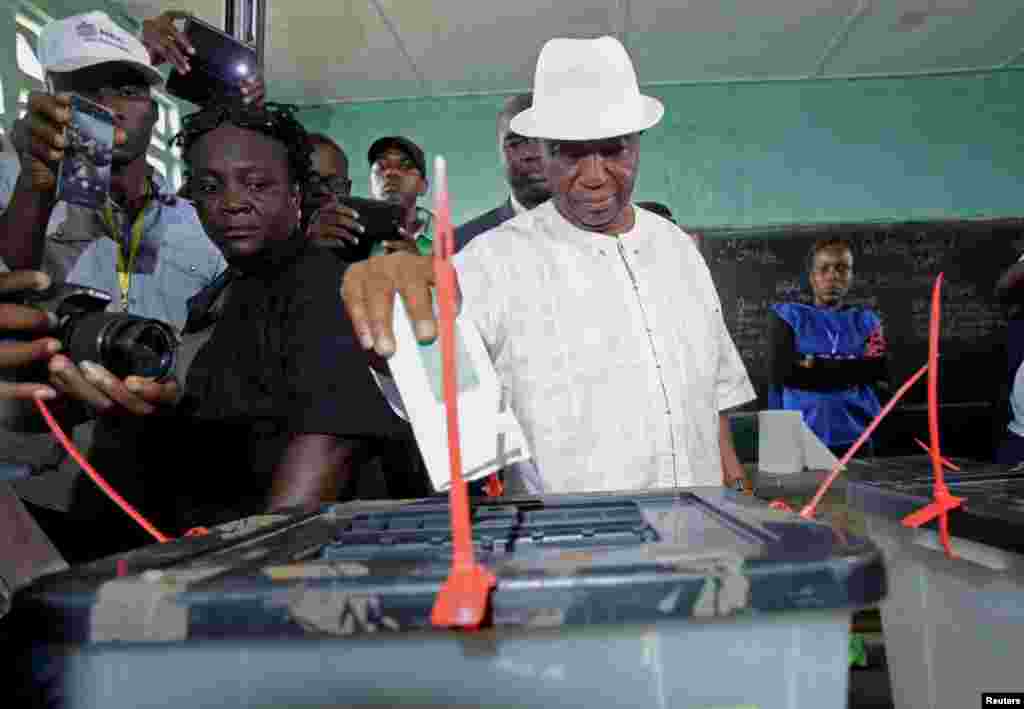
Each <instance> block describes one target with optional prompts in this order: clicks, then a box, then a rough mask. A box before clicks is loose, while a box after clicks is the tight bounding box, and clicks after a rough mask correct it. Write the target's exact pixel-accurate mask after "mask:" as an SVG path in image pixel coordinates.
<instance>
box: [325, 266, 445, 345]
mask: <svg viewBox="0 0 1024 709" xmlns="http://www.w3.org/2000/svg"><path fill="white" fill-rule="evenodd" d="M447 267H448V268H451V264H448V266H447ZM433 285H434V265H433V259H432V257H430V256H419V255H413V254H407V253H398V254H390V255H387V256H374V257H372V258H369V259H367V260H366V261H362V262H360V263H355V264H352V265H351V266H349V267H348V269H346V271H345V275H344V277H343V279H342V282H341V298H342V301H344V303H345V309H346V311H348V316H349V318H351V320H352V325H353V327H354V328H355V331H356V335H357V336H358V337H359V342H360V343H361V344H362V346H363V348H364V349H367V350H371V349H372V350H374V351H375V352H376V353H377V354H379V355H380V356H382V357H390V356H391V355H393V354H394V353H395V333H394V330H392V328H391V324H392V319H393V317H394V310H395V294H396V293H400V294H401V296H402V299H403V300H404V301H405V307H406V309H407V310H408V311H409V318H410V320H412V323H413V331H414V332H415V333H416V339H417V340H419V341H420V342H421V343H424V344H426V343H429V342H433V341H434V339H436V338H437V323H436V321H435V320H434V312H433V308H432V307H431V294H430V288H431V286H433ZM456 305H457V304H456Z"/></svg>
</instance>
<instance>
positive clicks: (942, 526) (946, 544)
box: [903, 273, 964, 559]
mask: <svg viewBox="0 0 1024 709" xmlns="http://www.w3.org/2000/svg"><path fill="white" fill-rule="evenodd" d="M941 290H942V274H941V273H940V274H939V276H938V278H936V279H935V287H934V288H933V289H932V314H931V324H930V326H929V328H928V433H929V434H930V436H931V446H930V448H929V453H930V454H931V458H932V473H933V474H934V476H935V483H934V485H933V490H932V496H933V498H934V501H933V502H932V503H931V504H930V505H927V506H926V507H922V508H921V509H919V510H918V511H917V512H914V513H912V514H909V515H907V516H906V517H904V518H903V526H904V527H920V526H921V525H922V524H925V523H926V522H930V521H931V520H933V519H935V518H936V517H938V518H939V539H940V540H941V541H942V548H943V549H945V550H946V556H948V557H949V558H950V559H955V558H957V557H956V553H954V551H953V545H952V542H951V541H950V538H949V511H950V510H952V509H956V508H957V507H959V506H960V505H961V504H963V501H964V498H962V497H955V496H953V495H951V494H950V492H949V488H947V487H946V479H945V475H944V473H943V472H942V460H943V458H942V454H941V453H940V452H939V367H938V362H939V294H940V292H941Z"/></svg>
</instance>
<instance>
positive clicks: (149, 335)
mask: <svg viewBox="0 0 1024 709" xmlns="http://www.w3.org/2000/svg"><path fill="white" fill-rule="evenodd" d="M15 298H16V300H15V302H17V303H20V304H22V305H26V306H29V307H33V308H37V309H39V310H42V311H44V312H47V313H52V314H53V315H54V316H56V318H57V322H58V328H57V332H55V333H54V336H55V337H56V338H57V339H58V340H60V341H61V343H63V346H64V349H63V352H64V354H65V355H67V356H68V357H69V358H70V359H71V360H72V361H73V362H75V363H76V364H77V363H79V362H83V361H89V362H95V363H96V364H99V365H100V366H102V367H104V368H105V369H107V370H108V371H109V372H110V373H111V374H113V375H114V376H116V377H118V378H121V379H124V378H125V377H129V376H136V377H149V378H152V379H157V380H159V379H164V378H166V377H168V376H169V375H171V374H172V373H173V372H174V364H175V358H176V355H177V348H178V336H177V334H176V333H175V331H174V328H172V327H171V326H170V325H167V324H166V323H163V322H160V321H159V320H151V319H148V318H141V317H139V316H137V315H129V314H127V313H108V312H106V310H107V306H108V305H110V301H111V297H110V294H109V293H107V292H106V291H102V290H99V289H97V288H89V287H88V286H82V285H78V284H75V283H55V284H53V285H51V286H50V287H49V288H47V289H46V290H43V291H21V292H20V293H17V294H15Z"/></svg>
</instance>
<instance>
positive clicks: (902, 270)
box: [702, 220, 1024, 405]
mask: <svg viewBox="0 0 1024 709" xmlns="http://www.w3.org/2000/svg"><path fill="white" fill-rule="evenodd" d="M702 233H703V236H704V237H705V238H704V244H703V251H704V256H705V258H706V260H707V262H708V266H709V267H710V269H711V272H712V274H713V276H714V279H715V283H716V286H717V287H718V292H719V295H720V297H721V300H722V310H723V313H724V315H725V321H726V324H727V325H728V327H729V331H730V333H731V334H732V337H733V340H734V341H735V342H736V345H737V347H738V348H739V350H740V353H741V355H742V357H743V361H744V363H745V364H746V366H747V371H748V372H749V374H750V376H751V379H752V381H753V383H754V387H755V389H756V390H757V393H758V396H759V399H760V403H761V404H762V405H763V404H764V396H765V394H766V392H767V387H768V373H767V370H766V368H767V362H768V328H767V322H768V315H769V307H770V306H771V305H772V304H773V303H777V302H785V301H797V302H805V303H809V302H811V297H810V288H809V286H808V284H807V278H806V276H805V273H806V259H807V254H808V252H809V250H810V248H811V246H812V245H813V244H814V242H815V241H816V240H818V239H821V238H826V237H841V238H845V239H847V240H848V241H850V243H851V244H852V245H853V251H854V283H853V287H852V288H851V290H850V294H849V297H848V298H847V302H848V303H849V304H852V305H866V306H869V307H871V308H873V309H874V310H875V311H876V312H878V313H879V315H881V317H882V320H883V323H884V327H885V332H886V336H887V339H888V341H889V352H890V358H891V359H890V371H891V373H892V379H893V382H894V383H895V384H896V385H897V386H898V385H899V384H901V383H902V382H903V381H905V380H906V379H907V378H908V377H910V376H911V375H912V374H913V373H914V372H915V371H916V370H917V369H918V368H919V367H921V365H923V364H925V362H926V361H927V354H928V322H929V316H930V307H931V293H932V286H933V283H934V280H935V276H936V275H937V274H938V273H939V272H943V273H944V274H945V276H944V278H943V288H942V327H941V340H940V348H939V352H940V355H941V358H942V359H941V362H940V367H939V372H940V375H939V377H940V378H939V386H940V401H942V402H943V403H944V404H952V403H974V402H991V401H993V400H994V399H995V398H996V397H997V396H998V392H999V391H1000V388H1001V386H1002V385H1003V384H1004V382H1003V381H1002V380H1003V379H1005V378H1006V363H1005V355H1004V354H1003V353H1004V352H1005V350H1004V338H1005V328H1006V314H1005V312H1004V310H1003V308H1002V307H1001V306H1000V305H999V304H998V302H997V301H996V299H995V298H994V289H995V284H996V281H997V280H998V278H999V275H1000V273H1001V272H1002V271H1003V270H1005V269H1006V268H1007V267H1008V266H1009V265H1011V264H1012V263H1013V262H1014V261H1016V260H1017V259H1018V258H1019V256H1020V254H1021V253H1022V252H1024V220H1000V221H956V222H928V223H904V224H870V225H864V224H858V225H823V226H797V227H776V228H772V229H745V230H717V231H716V230H703V232H702ZM903 401H905V402H907V403H910V404H914V403H918V404H919V403H923V402H925V401H926V387H925V386H924V382H923V381H922V382H921V383H919V384H917V385H916V386H915V387H914V388H913V389H912V390H911V391H910V392H909V393H908V394H907V396H906V398H905V399H904V400H903Z"/></svg>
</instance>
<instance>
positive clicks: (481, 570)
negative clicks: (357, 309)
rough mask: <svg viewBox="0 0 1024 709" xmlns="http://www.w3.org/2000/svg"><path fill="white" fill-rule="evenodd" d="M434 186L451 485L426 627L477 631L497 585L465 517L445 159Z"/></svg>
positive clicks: (436, 165)
mask: <svg viewBox="0 0 1024 709" xmlns="http://www.w3.org/2000/svg"><path fill="white" fill-rule="evenodd" d="M434 185H435V189H437V199H436V201H435V208H436V211H437V214H436V218H437V227H438V230H437V233H436V234H435V241H434V279H435V280H436V281H437V298H438V306H439V307H438V310H439V316H440V318H439V319H440V326H441V359H442V362H443V365H444V370H443V381H444V404H445V410H446V412H447V415H448V460H449V463H450V464H451V473H452V484H451V489H450V490H449V492H448V507H449V513H450V515H451V522H452V548H453V554H452V566H451V570H450V571H449V574H448V578H447V580H446V581H445V582H444V585H442V586H441V590H440V592H439V593H438V594H437V598H436V599H435V600H434V608H433V610H432V611H431V613H430V622H431V624H433V625H435V626H440V627H461V628H467V629H476V628H479V627H480V626H481V625H482V624H483V623H484V621H485V620H486V618H487V608H488V602H489V599H490V595H491V589H492V588H494V587H495V586H496V585H497V579H496V578H495V577H494V574H492V573H491V572H490V571H488V570H487V568H485V567H484V566H483V565H481V564H478V563H477V562H476V557H475V554H474V551H473V531H472V525H471V522H470V515H469V492H468V490H467V486H466V481H465V480H463V478H462V450H461V448H460V447H459V412H458V392H457V389H456V380H455V374H456V371H455V297H456V285H455V270H454V267H453V266H452V263H451V256H452V251H453V246H452V244H453V237H452V222H451V212H450V211H449V205H448V177H447V174H446V171H445V162H444V158H442V157H440V156H438V157H437V159H436V160H435V161H434Z"/></svg>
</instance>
